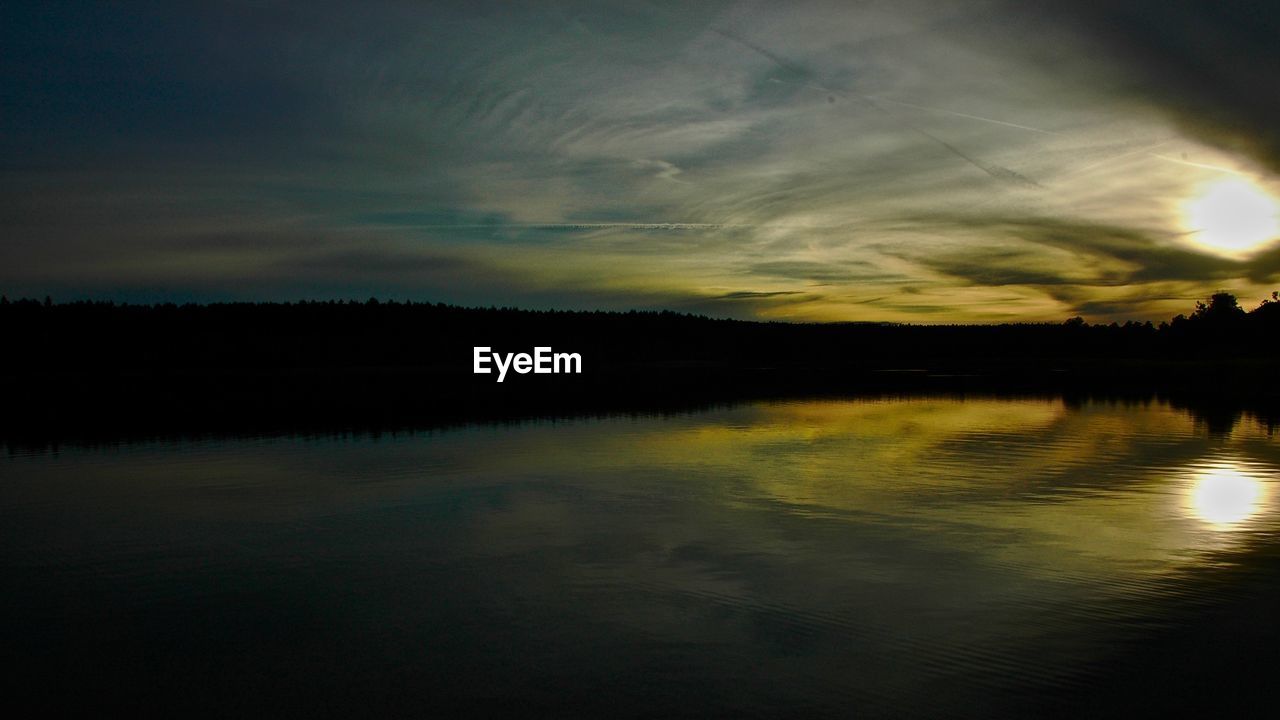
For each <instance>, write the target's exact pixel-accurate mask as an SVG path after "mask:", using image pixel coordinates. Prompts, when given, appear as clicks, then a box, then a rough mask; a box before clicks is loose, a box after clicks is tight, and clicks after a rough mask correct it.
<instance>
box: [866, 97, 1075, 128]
mask: <svg viewBox="0 0 1280 720" xmlns="http://www.w3.org/2000/svg"><path fill="white" fill-rule="evenodd" d="M868 97H869V98H871V99H873V100H876V101H877V102H886V103H889V104H891V105H901V106H902V107H909V108H915V109H916V110H924V111H926V112H935V113H941V114H943V115H951V116H953V117H959V118H966V119H968V120H977V121H979V122H985V123H991V124H993V125H1003V126H1005V127H1011V128H1016V129H1018V130H1026V131H1027V132H1033V133H1040V134H1041V135H1055V136H1061V135H1062V133H1056V132H1053V131H1052V130H1042V129H1040V128H1035V127H1031V126H1030V125H1019V124H1018V123H1012V122H1006V121H1004V120H996V119H995V118H989V117H982V116H981V115H970V114H968V113H962V112H956V111H955V110H947V109H946V108H939V107H929V106H928V105H915V104H913V103H909V102H902V101H901V100H890V99H889V98H884V97H879V96H868Z"/></svg>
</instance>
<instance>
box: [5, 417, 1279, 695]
mask: <svg viewBox="0 0 1280 720" xmlns="http://www.w3.org/2000/svg"><path fill="white" fill-rule="evenodd" d="M1278 473H1280V447H1278V446H1277V442H1276V441H1275V439H1274V438H1273V437H1271V436H1269V435H1268V433H1267V431H1266V429H1265V428H1263V427H1261V426H1260V425H1258V424H1257V423H1256V422H1254V421H1253V420H1251V419H1248V418H1245V419H1243V420H1241V421H1240V422H1239V423H1237V424H1236V425H1235V427H1234V428H1233V429H1232V430H1231V431H1230V432H1228V433H1210V432H1208V431H1207V429H1206V428H1205V427H1203V426H1201V425H1199V424H1197V423H1196V422H1195V421H1194V419H1193V418H1192V417H1190V416H1189V415H1187V414H1186V413H1184V412H1182V411H1179V410H1175V409H1171V408H1169V407H1167V406H1161V405H1158V404H1152V405H1146V406H1142V405H1138V406H1121V405H1110V404H1087V405H1084V406H1082V407H1069V406H1067V405H1064V404H1063V402H1061V401H1059V400H1047V399H1036V400H974V399H968V400H956V399H912V400H883V401H823V402H793V403H766V404H756V405H745V406H738V407H733V408H729V409H722V410H713V411H707V412H703V413H698V414H691V415H679V416H672V417H653V418H629V417H623V418H609V419H586V420H571V421H558V422H554V423H552V422H541V423H528V424H523V425H514V426H487V427H474V428H466V429H458V430H450V431H441V432H431V433H417V434H412V435H406V434H399V435H395V436H392V435H386V434H384V435H381V436H378V437H371V436H356V437H321V438H315V437H312V438H261V439H233V440H206V441H189V442H164V443H137V444H122V445H118V446H113V447H90V448H66V447H64V448H62V449H60V450H59V451H57V452H53V453H49V452H45V453H39V454H35V453H32V454H23V453H21V452H12V453H11V454H10V455H9V457H7V458H0V561H2V562H3V570H4V584H5V591H4V593H3V596H2V600H0V601H2V602H3V606H2V607H0V610H2V611H3V615H2V616H0V632H2V633H3V634H2V635H0V641H3V645H4V648H5V654H6V655H7V656H8V657H9V658H10V659H11V660H17V661H18V663H19V664H18V665H17V668H18V669H16V670H13V671H9V672H8V673H7V675H8V677H6V679H5V683H6V685H8V686H9V687H8V692H7V695H6V696H7V697H8V698H10V699H11V701H12V699H14V698H23V699H26V700H31V699H34V700H36V701H38V702H41V703H43V704H44V706H45V707H47V708H50V709H52V708H56V707H58V706H63V705H67V704H75V705H79V706H81V707H86V708H97V707H112V706H127V707H136V708H139V709H143V708H151V709H154V708H161V709H167V710H171V711H174V712H182V713H184V714H193V713H196V714H206V713H207V714H215V715H243V714H245V713H246V712H247V713H251V714H273V715H275V714H282V713H284V712H286V711H288V712H291V713H296V714H300V715H308V716H315V715H326V714H332V715H353V714H362V713H375V714H383V715H385V714H402V715H414V716H431V715H433V714H449V715H454V714H458V713H466V712H474V713H479V714H492V713H494V712H498V711H508V712H518V713H523V714H528V715H546V714H548V713H550V714H555V715H560V716H564V715H575V714H581V715H597V716H598V715H613V716H617V715H626V716H630V715H648V716H658V717H665V716H673V715H691V716H705V715H708V714H732V715H763V716H770V715H779V714H792V715H795V714H802V715H843V716H848V715H857V716H902V715H908V716H910V715H947V716H974V717H978V716H982V717H986V716H991V715H1005V716H1025V715H1026V714H1027V713H1036V714H1046V713H1062V714H1073V713H1077V712H1082V711H1088V712H1091V713H1095V714H1116V715H1126V716H1133V715H1134V714H1143V713H1144V712H1152V713H1154V712H1157V711H1161V710H1164V709H1168V708H1170V707H1178V708H1184V707H1186V706H1188V705H1190V706H1194V707H1196V708H1203V709H1219V710H1225V711H1230V712H1233V713H1244V714H1252V713H1253V712H1254V711H1255V710H1256V711H1260V712H1259V713H1258V714H1269V713H1265V712H1261V710H1263V709H1264V708H1265V707H1266V706H1264V705H1260V704H1258V703H1262V702H1265V701H1266V699H1267V698H1266V696H1267V693H1269V692H1270V691H1268V690H1266V688H1267V687H1268V685H1267V683H1270V682H1274V678H1275V676H1276V672H1275V671H1276V670H1277V669H1278V667H1280V666H1277V664H1276V662H1275V657H1276V654H1277V650H1276V648H1277V645H1276V640H1277V639H1278V637H1280V631H1278V630H1277V624H1276V621H1275V620H1274V619H1273V615H1274V608H1273V603H1275V601H1276V600H1277V599H1278V598H1280V552H1277V550H1278V543H1277V531H1278V530H1280V513H1277V504H1278V503H1280V486H1278V483H1280V474H1278ZM7 664H8V663H7ZM1271 702H1272V703H1274V698H1272V699H1271Z"/></svg>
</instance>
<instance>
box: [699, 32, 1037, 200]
mask: <svg viewBox="0 0 1280 720" xmlns="http://www.w3.org/2000/svg"><path fill="white" fill-rule="evenodd" d="M711 31H712V32H714V33H716V34H717V35H719V36H721V37H724V38H727V39H729V40H732V41H733V42H736V43H738V44H739V45H742V46H743V47H746V48H747V49H749V50H752V51H754V52H756V53H758V54H759V55H761V56H763V57H765V58H767V59H769V60H770V61H772V62H773V63H774V64H775V65H777V66H778V67H781V68H782V69H783V70H787V71H790V72H793V73H797V74H799V75H805V74H807V72H808V71H806V70H805V69H804V68H802V67H799V66H798V65H795V64H793V63H791V62H790V61H788V60H787V59H786V58H783V57H782V56H780V55H777V54H776V53H774V52H772V51H770V50H768V49H766V48H763V47H761V46H759V45H757V44H755V43H753V42H751V41H750V40H747V39H746V38H743V37H739V36H738V35H736V34H734V33H731V32H729V31H727V30H722V29H720V28H711ZM774 81H775V82H785V81H783V80H777V79H775V80H774ZM790 84H792V85H799V86H801V87H807V88H810V89H813V90H820V91H822V92H825V93H829V94H831V95H840V96H842V97H853V98H856V99H858V100H861V101H862V102H864V103H866V104H867V105H870V106H871V107H872V108H873V109H875V110H876V111H878V112H880V113H883V114H884V115H887V116H889V117H890V118H893V119H894V120H895V121H897V122H900V123H902V124H903V125H905V126H907V127H908V128H910V129H912V130H914V131H915V132H917V133H919V134H920V135H922V136H924V137H926V138H928V139H929V140H932V141H933V142H935V143H937V144H938V145H940V146H942V147H943V148H944V149H946V150H947V151H948V152H950V153H951V154H953V155H955V156H956V157H958V158H960V159H961V160H964V161H965V162H967V163H969V164H970V165H972V166H974V167H976V168H978V169H979V170H981V171H982V172H984V173H986V174H987V175H989V176H991V177H993V178H995V179H997V180H1000V181H1004V182H1010V181H1012V182H1016V183H1018V184H1019V185H1029V186H1032V187H1041V185H1040V184H1039V183H1037V182H1035V181H1034V180H1031V179H1030V178H1028V177H1026V176H1024V175H1021V174H1019V173H1016V172H1014V171H1013V170H1010V169H1009V168H1006V167H1002V166H1000V165H996V164H994V163H987V162H983V161H980V160H978V159H976V158H973V157H971V156H969V155H967V154H965V153H964V152H961V151H960V150H959V149H958V148H956V147H955V146H954V145H952V144H950V143H948V142H945V141H943V140H942V139H941V138H939V137H937V136H936V135H933V134H931V133H929V132H927V131H925V130H924V129H922V128H920V127H919V126H917V125H916V124H915V123H913V122H911V121H910V120H908V119H907V118H905V117H902V116H900V115H898V114H897V113H893V112H890V111H889V110H886V109H885V108H883V107H881V106H880V105H879V104H878V103H876V102H875V101H874V100H872V99H871V98H870V97H867V96H866V95H861V94H859V93H855V92H849V91H841V90H836V89H833V88H828V87H824V86H822V85H817V84H811V83H790ZM890 102H892V101H890ZM900 104H902V103H900ZM974 119H979V120H982V119H985V118H976V117H975V118H974ZM996 122H997V123H999V124H1006V123H1002V122H999V121H996ZM1023 129H1032V128H1023ZM1040 132H1045V131H1040Z"/></svg>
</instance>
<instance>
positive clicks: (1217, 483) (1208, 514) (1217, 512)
mask: <svg viewBox="0 0 1280 720" xmlns="http://www.w3.org/2000/svg"><path fill="white" fill-rule="evenodd" d="M1265 489H1266V486H1265V484H1264V481H1263V478H1262V476H1261V474H1260V473H1259V472H1258V471H1257V470H1256V469H1255V468H1253V467H1251V466H1249V465H1246V464H1243V463H1240V462H1238V461H1236V462H1233V461H1230V460H1227V461H1218V462H1214V463H1212V464H1208V465H1206V466H1203V467H1199V468H1195V469H1194V482H1193V483H1192V486H1191V489H1190V493H1189V503H1190V507H1191V510H1192V512H1193V513H1194V514H1195V516H1196V517H1198V518H1200V519H1201V520H1203V521H1204V522H1206V523H1208V524H1209V525H1210V526H1212V527H1214V528H1216V529H1219V530H1230V529H1236V528H1238V527H1240V526H1241V525H1242V524H1243V523H1245V521H1247V520H1249V519H1251V518H1254V517H1255V516H1257V515H1258V513H1259V512H1260V511H1261V510H1262V509H1263V508H1264V506H1265Z"/></svg>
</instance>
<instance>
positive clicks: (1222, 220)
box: [1184, 178, 1280, 255]
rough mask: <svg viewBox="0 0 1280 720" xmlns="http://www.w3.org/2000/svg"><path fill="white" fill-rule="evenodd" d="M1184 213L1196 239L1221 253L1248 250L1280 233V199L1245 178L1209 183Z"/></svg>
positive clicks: (1232, 253)
mask: <svg viewBox="0 0 1280 720" xmlns="http://www.w3.org/2000/svg"><path fill="white" fill-rule="evenodd" d="M1184 213H1185V223H1186V226H1187V229H1188V230H1189V231H1191V232H1193V233H1195V234H1194V235H1193V239H1194V241H1195V243H1196V244H1197V245H1200V246H1202V247H1205V248H1208V249H1210V250H1213V251H1215V252H1218V253H1220V254H1227V255H1241V254H1247V253H1250V252H1252V251H1254V250H1257V249H1259V248H1261V247H1262V246H1263V245H1265V244H1267V243H1268V242H1269V241H1271V240H1274V239H1276V238H1277V237H1280V202H1278V201H1277V200H1276V199H1275V198H1274V197H1272V196H1271V195H1270V194H1268V193H1267V192H1266V191H1265V190H1263V189H1262V188H1260V187H1258V186H1257V185H1255V184H1253V183H1251V182H1249V181H1248V180H1244V179H1242V178H1229V179H1225V180H1218V181H1215V182H1213V183H1210V184H1208V185H1206V186H1205V187H1204V190H1203V192H1201V193H1200V195H1198V196H1197V197H1195V198H1193V199H1191V200H1189V201H1188V202H1187V203H1186V205H1185V207H1184Z"/></svg>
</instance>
